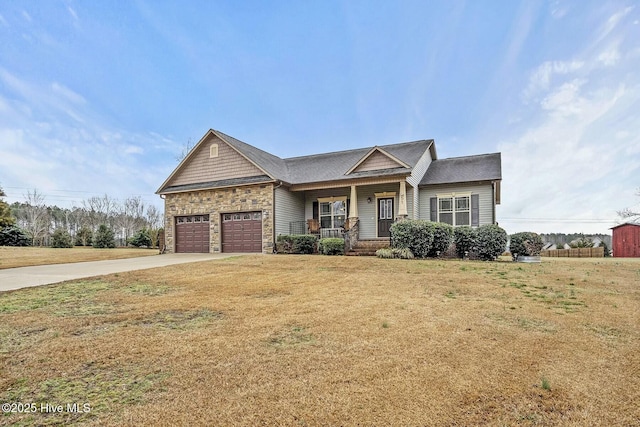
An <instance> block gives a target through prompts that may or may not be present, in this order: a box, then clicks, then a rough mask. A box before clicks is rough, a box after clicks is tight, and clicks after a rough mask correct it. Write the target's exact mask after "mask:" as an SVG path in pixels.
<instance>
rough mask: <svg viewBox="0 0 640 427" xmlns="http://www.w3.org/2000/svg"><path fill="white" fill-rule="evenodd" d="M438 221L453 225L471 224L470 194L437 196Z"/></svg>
mask: <svg viewBox="0 0 640 427" xmlns="http://www.w3.org/2000/svg"><path fill="white" fill-rule="evenodd" d="M438 221H439V222H444V223H446V224H451V225H453V226H457V225H471V196H468V195H466V196H454V195H451V196H438Z"/></svg>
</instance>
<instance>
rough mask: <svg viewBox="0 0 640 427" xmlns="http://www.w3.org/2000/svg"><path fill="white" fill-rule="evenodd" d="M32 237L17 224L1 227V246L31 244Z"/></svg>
mask: <svg viewBox="0 0 640 427" xmlns="http://www.w3.org/2000/svg"><path fill="white" fill-rule="evenodd" d="M30 243H31V239H29V237H28V236H27V234H26V233H25V232H24V230H23V229H22V228H20V227H17V226H15V225H10V226H8V227H3V228H0V246H29V244H30Z"/></svg>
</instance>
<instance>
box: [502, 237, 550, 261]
mask: <svg viewBox="0 0 640 427" xmlns="http://www.w3.org/2000/svg"><path fill="white" fill-rule="evenodd" d="M543 246H544V243H543V242H542V238H541V237H540V235H538V234H537V233H534V232H531V231H523V232H521V233H515V234H512V235H511V243H510V244H509V252H511V255H512V256H513V259H514V260H515V259H516V256H517V255H523V256H532V255H540V251H541V250H542V247H543Z"/></svg>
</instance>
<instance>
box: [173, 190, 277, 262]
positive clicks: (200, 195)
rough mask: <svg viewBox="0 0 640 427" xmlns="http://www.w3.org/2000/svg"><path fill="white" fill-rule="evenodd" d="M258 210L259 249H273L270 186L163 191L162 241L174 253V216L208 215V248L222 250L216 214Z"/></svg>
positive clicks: (218, 218)
mask: <svg viewBox="0 0 640 427" xmlns="http://www.w3.org/2000/svg"><path fill="white" fill-rule="evenodd" d="M251 211H252V212H255V211H261V212H262V252H263V253H271V252H272V251H273V185H272V184H258V185H249V186H246V187H236V188H221V189H218V190H204V191H193V192H189V193H176V194H167V195H166V198H165V201H164V222H165V241H166V245H167V252H169V253H173V252H174V249H175V247H174V240H173V239H174V227H175V217H176V216H181V215H198V214H209V226H210V230H209V231H210V232H209V236H210V237H209V239H210V240H209V251H210V252H211V253H219V252H221V251H222V235H221V231H222V227H221V224H220V221H221V217H220V214H223V213H232V212H251Z"/></svg>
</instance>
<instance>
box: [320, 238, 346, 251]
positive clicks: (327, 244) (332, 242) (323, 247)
mask: <svg viewBox="0 0 640 427" xmlns="http://www.w3.org/2000/svg"><path fill="white" fill-rule="evenodd" d="M318 252H319V253H321V254H323V255H344V239H343V238H340V237H327V238H324V239H320V241H319V242H318Z"/></svg>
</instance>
